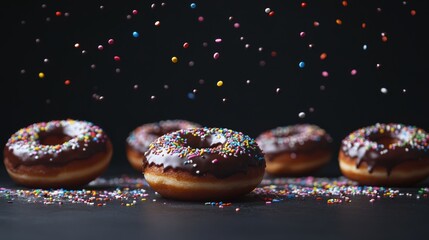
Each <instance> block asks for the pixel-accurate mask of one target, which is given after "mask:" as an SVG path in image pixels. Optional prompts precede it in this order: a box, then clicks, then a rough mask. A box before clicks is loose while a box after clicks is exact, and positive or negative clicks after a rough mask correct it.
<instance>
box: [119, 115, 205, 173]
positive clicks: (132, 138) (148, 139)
mask: <svg viewBox="0 0 429 240" xmlns="http://www.w3.org/2000/svg"><path fill="white" fill-rule="evenodd" d="M198 127H201V126H200V124H197V123H194V122H190V121H187V120H181V119H174V120H163V121H159V122H153V123H146V124H143V125H141V126H139V127H137V128H136V129H134V130H133V131H132V132H131V133H130V134H129V136H128V138H127V141H126V154H127V159H128V162H129V163H130V164H131V166H132V167H133V168H134V169H135V170H137V171H139V172H140V173H141V172H142V166H143V159H144V157H145V156H144V154H145V152H146V151H147V150H148V149H149V144H151V143H152V142H153V141H154V140H156V139H157V138H158V137H160V136H162V135H164V134H166V133H169V132H174V131H177V130H180V129H187V128H198Z"/></svg>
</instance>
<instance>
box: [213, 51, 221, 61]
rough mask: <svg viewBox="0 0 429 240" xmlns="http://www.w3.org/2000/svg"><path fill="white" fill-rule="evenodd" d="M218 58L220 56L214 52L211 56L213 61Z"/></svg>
mask: <svg viewBox="0 0 429 240" xmlns="http://www.w3.org/2000/svg"><path fill="white" fill-rule="evenodd" d="M219 57H220V54H219V53H218V52H215V53H214V54H213V59H214V60H217V59H219Z"/></svg>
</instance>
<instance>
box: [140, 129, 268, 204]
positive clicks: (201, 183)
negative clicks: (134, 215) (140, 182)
mask: <svg viewBox="0 0 429 240" xmlns="http://www.w3.org/2000/svg"><path fill="white" fill-rule="evenodd" d="M145 156H146V159H145V161H144V164H143V174H144V177H145V179H146V181H147V182H148V184H149V185H150V186H151V188H153V189H154V190H155V191H156V192H158V193H159V194H160V195H161V196H163V197H165V198H171V199H176V200H188V201H200V200H209V201H216V200H227V199H234V198H238V197H241V196H244V195H245V194H247V193H249V192H251V191H252V190H253V189H254V188H255V187H256V186H257V185H258V184H260V182H261V181H262V178H263V176H264V172H265V160H264V156H263V153H262V151H261V149H260V148H259V147H258V145H257V144H256V142H255V141H254V139H252V138H250V137H249V136H247V135H244V134H243V133H241V132H237V131H233V130H230V129H227V128H207V127H203V128H192V129H182V130H178V131H174V132H171V133H167V134H165V135H163V136H161V137H159V138H158V139H156V140H155V141H154V142H152V143H151V144H150V146H149V150H148V151H147V152H146V154H145Z"/></svg>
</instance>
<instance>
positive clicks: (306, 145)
mask: <svg viewBox="0 0 429 240" xmlns="http://www.w3.org/2000/svg"><path fill="white" fill-rule="evenodd" d="M256 142H257V143H258V145H259V146H260V147H261V149H262V150H263V151H264V153H265V157H266V159H267V160H268V161H271V160H272V159H273V158H275V157H276V156H278V155H280V154H285V153H290V154H299V153H305V152H309V151H314V150H326V151H331V150H332V149H331V148H332V138H331V137H330V136H329V135H328V134H327V133H326V132H325V130H323V129H321V128H319V127H318V126H315V125H311V124H297V125H292V126H288V127H278V128H275V129H271V130H269V131H266V132H264V133H262V134H261V135H260V136H258V138H256Z"/></svg>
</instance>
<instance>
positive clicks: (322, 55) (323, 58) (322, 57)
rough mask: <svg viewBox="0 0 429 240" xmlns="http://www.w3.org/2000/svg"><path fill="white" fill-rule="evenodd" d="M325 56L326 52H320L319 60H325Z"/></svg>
mask: <svg viewBox="0 0 429 240" xmlns="http://www.w3.org/2000/svg"><path fill="white" fill-rule="evenodd" d="M327 57H328V54H326V53H321V54H320V60H325V59H326V58H327Z"/></svg>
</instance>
